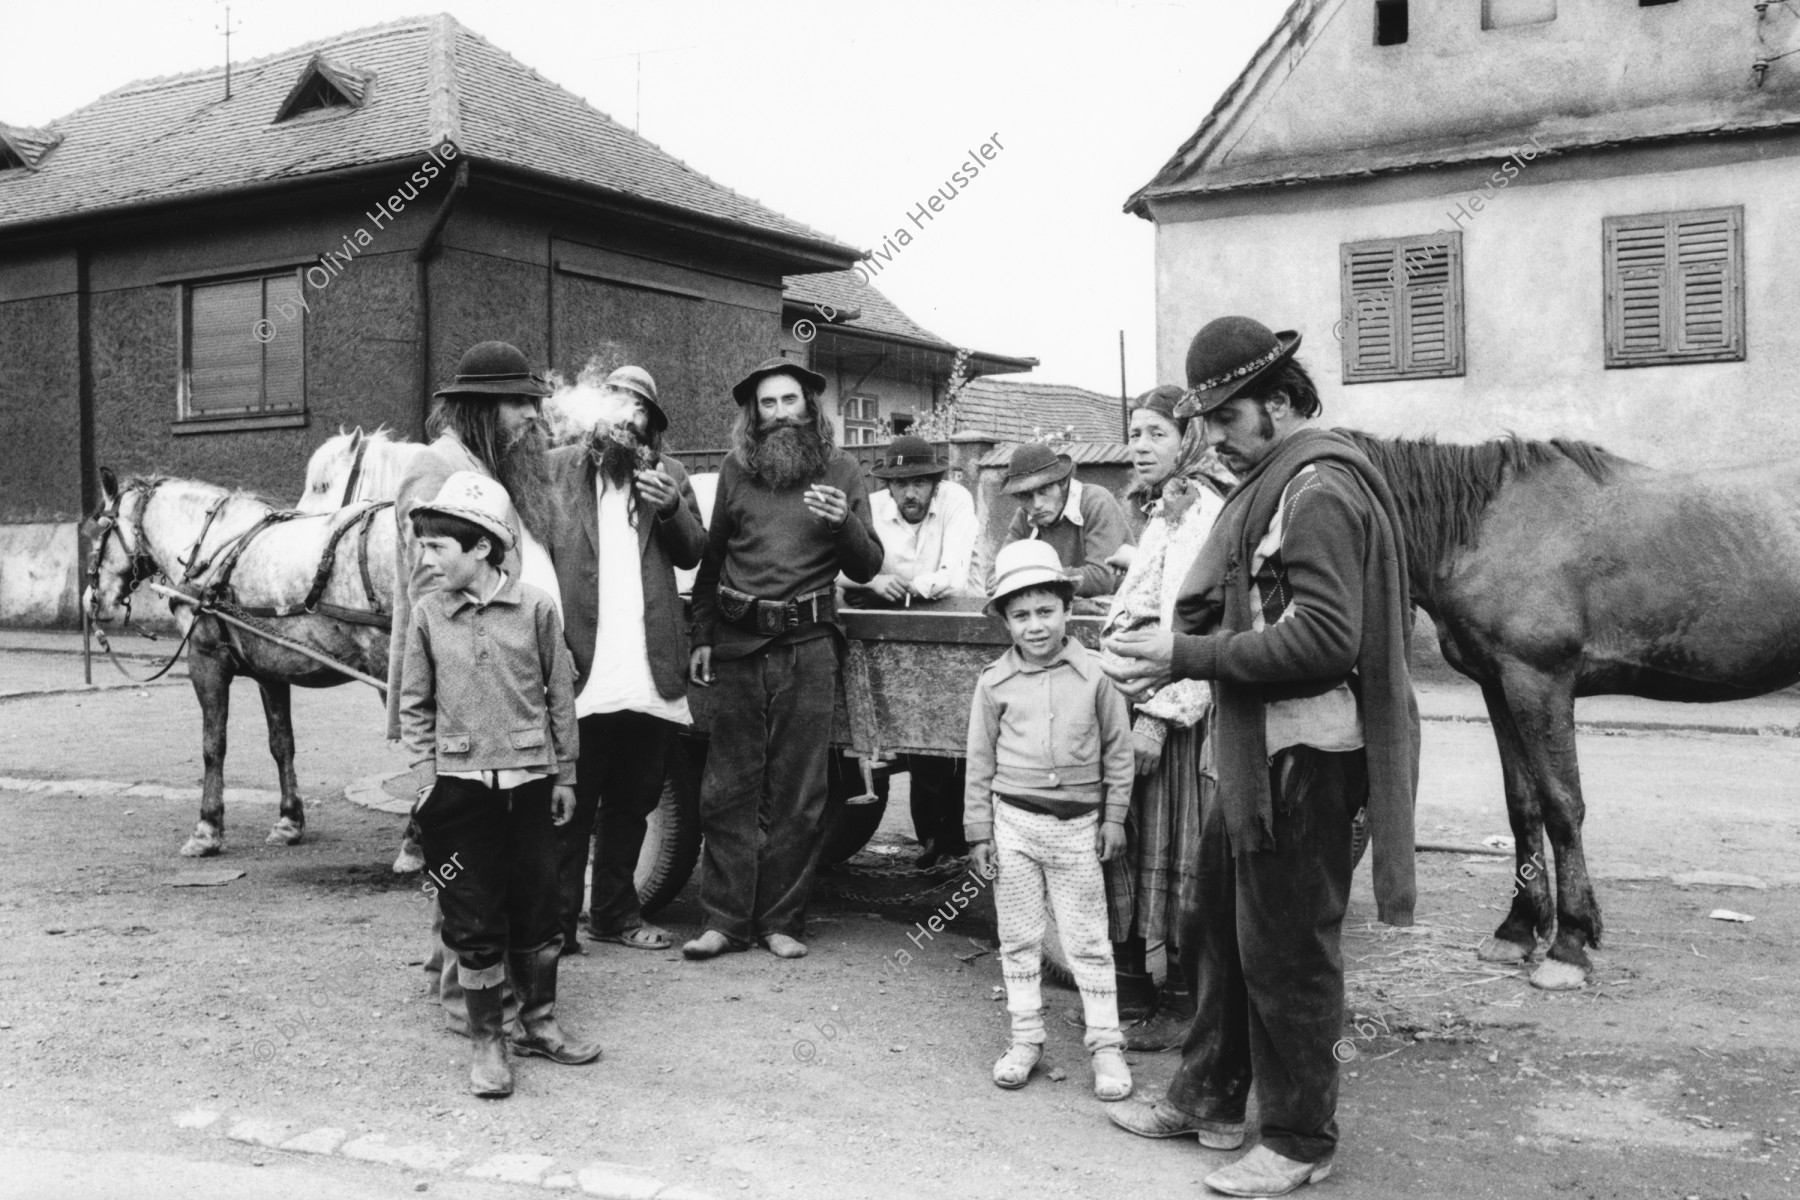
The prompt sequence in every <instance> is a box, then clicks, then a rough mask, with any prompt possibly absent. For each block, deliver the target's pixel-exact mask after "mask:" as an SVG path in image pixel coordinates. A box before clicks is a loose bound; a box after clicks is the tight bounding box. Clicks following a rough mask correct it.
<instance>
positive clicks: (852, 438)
mask: <svg viewBox="0 0 1800 1200" xmlns="http://www.w3.org/2000/svg"><path fill="white" fill-rule="evenodd" d="M838 411H839V412H840V413H842V414H843V417H844V445H846V446H873V445H874V444H875V443H876V442H878V441H880V440H881V405H880V403H879V402H877V400H876V399H875V397H873V396H851V397H850V398H849V399H847V400H845V401H844V403H843V404H842V405H840V406H839V408H838Z"/></svg>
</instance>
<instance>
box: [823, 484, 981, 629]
mask: <svg viewBox="0 0 1800 1200" xmlns="http://www.w3.org/2000/svg"><path fill="white" fill-rule="evenodd" d="M869 515H870V517H872V518H873V519H874V522H875V536H876V537H878V538H880V539H881V549H882V560H881V573H882V574H883V575H897V576H899V577H900V578H901V579H903V580H905V581H906V584H907V586H908V587H909V588H911V589H912V593H913V594H914V595H915V596H918V597H919V598H920V599H922V600H935V599H937V598H938V597H940V596H963V595H974V594H975V593H973V592H972V591H970V590H969V571H970V568H971V566H972V565H973V563H974V559H975V540H976V537H977V535H978V534H979V533H980V529H979V527H978V525H977V524H976V520H975V500H974V497H972V496H970V495H969V489H968V488H966V487H964V486H963V485H962V484H960V483H952V482H951V481H950V480H948V479H945V480H941V481H939V483H938V486H937V491H936V492H935V493H933V494H932V497H931V504H930V505H929V506H927V508H926V509H925V518H924V520H922V521H920V522H919V523H918V524H917V525H914V524H912V523H911V522H910V521H908V520H907V519H906V518H905V517H903V516H901V515H900V505H899V503H898V502H897V501H896V500H895V499H894V496H893V493H891V492H889V491H887V490H886V489H883V490H882V491H879V492H876V493H874V494H873V495H871V496H870V497H869ZM838 582H839V583H840V584H843V585H844V586H854V585H852V584H851V583H850V581H849V580H848V579H847V578H845V577H841V576H840V577H839V579H838Z"/></svg>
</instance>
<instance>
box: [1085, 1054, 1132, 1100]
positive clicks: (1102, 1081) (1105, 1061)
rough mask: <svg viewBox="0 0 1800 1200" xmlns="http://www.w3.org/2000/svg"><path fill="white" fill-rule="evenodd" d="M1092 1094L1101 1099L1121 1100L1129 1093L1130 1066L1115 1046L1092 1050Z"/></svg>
mask: <svg viewBox="0 0 1800 1200" xmlns="http://www.w3.org/2000/svg"><path fill="white" fill-rule="evenodd" d="M1093 1064H1094V1095H1095V1096H1097V1097H1099V1098H1100V1099H1102V1100H1123V1099H1125V1097H1127V1096H1129V1095H1131V1068H1130V1067H1128V1066H1126V1065H1125V1053H1124V1051H1122V1050H1120V1049H1119V1048H1118V1047H1117V1046H1102V1047H1100V1048H1099V1049H1098V1050H1096V1051H1094V1055H1093Z"/></svg>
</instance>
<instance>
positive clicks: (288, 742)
mask: <svg viewBox="0 0 1800 1200" xmlns="http://www.w3.org/2000/svg"><path fill="white" fill-rule="evenodd" d="M256 684H257V686H258V687H260V688H261V689H262V700H263V717H264V718H265V719H267V721H268V723H269V754H270V756H272V757H273V758H274V759H275V774H276V776H277V777H278V778H279V779H280V780H281V816H280V817H279V818H278V819H277V820H276V822H275V825H274V827H273V828H272V829H270V830H269V836H268V837H266V838H264V839H263V841H264V842H266V843H267V844H268V845H271V846H292V845H293V844H294V843H295V842H298V841H299V840H300V834H301V833H302V831H304V830H305V828H306V805H305V804H304V803H303V802H302V801H301V799H300V784H299V782H298V781H297V780H296V779H295V778H294V708H293V686H292V685H291V684H289V683H287V682H285V681H282V680H273V681H270V680H262V679H259V680H257V681H256Z"/></svg>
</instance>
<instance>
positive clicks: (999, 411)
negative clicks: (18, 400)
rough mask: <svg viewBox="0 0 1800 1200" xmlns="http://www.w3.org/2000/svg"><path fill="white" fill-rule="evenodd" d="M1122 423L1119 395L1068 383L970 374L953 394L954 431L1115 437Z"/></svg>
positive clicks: (1006, 437) (1006, 438) (1014, 436)
mask: <svg viewBox="0 0 1800 1200" xmlns="http://www.w3.org/2000/svg"><path fill="white" fill-rule="evenodd" d="M1120 425H1121V419H1120V415H1119V398H1118V397H1117V396H1103V395H1101V394H1100V393H1099V392H1090V391H1088V390H1087V389H1086V388H1078V387H1074V386H1072V385H1070V384H1066V383H1028V382H1026V381H1025V380H1023V379H1004V378H999V377H996V376H992V375H988V376H984V377H983V378H980V379H973V380H970V381H969V383H968V385H967V386H965V387H964V388H963V390H962V392H961V394H960V395H958V396H957V399H956V431H957V432H958V433H975V432H980V433H986V434H991V435H992V436H993V437H994V438H995V440H997V441H1002V442H1031V441H1037V440H1039V438H1040V437H1042V438H1043V439H1045V440H1052V439H1053V440H1057V441H1064V440H1069V441H1078V442H1116V441H1117V440H1118V437H1119V433H1120ZM1069 426H1074V429H1073V431H1072V432H1070V431H1068V427H1069ZM1040 431H1041V432H1040Z"/></svg>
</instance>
